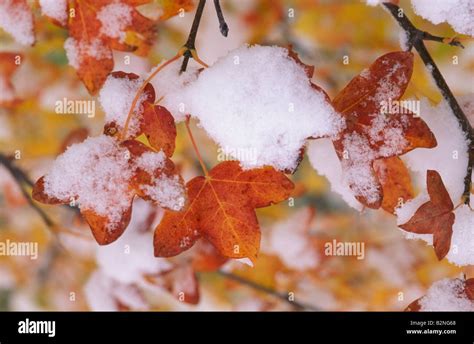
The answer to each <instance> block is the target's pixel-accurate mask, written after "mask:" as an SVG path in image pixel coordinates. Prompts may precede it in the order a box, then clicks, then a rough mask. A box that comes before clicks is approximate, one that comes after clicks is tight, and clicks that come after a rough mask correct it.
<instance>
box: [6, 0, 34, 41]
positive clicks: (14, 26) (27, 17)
mask: <svg viewBox="0 0 474 344" xmlns="http://www.w3.org/2000/svg"><path fill="white" fill-rule="evenodd" d="M0 28H2V29H3V30H5V31H6V32H8V33H9V34H10V35H12V36H13V38H15V40H16V41H17V42H19V43H21V44H24V45H33V43H34V42H35V34H34V25H33V14H32V13H31V9H30V8H29V7H28V5H27V4H26V3H23V2H18V1H15V0H3V1H1V2H0Z"/></svg>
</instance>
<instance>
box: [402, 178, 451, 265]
mask: <svg viewBox="0 0 474 344" xmlns="http://www.w3.org/2000/svg"><path fill="white" fill-rule="evenodd" d="M426 184H427V188H428V195H429V196H430V200H429V201H428V202H426V203H424V204H422V205H421V206H420V207H419V208H418V210H417V211H416V212H415V214H414V215H413V217H412V218H411V219H410V220H409V221H408V222H407V223H405V224H402V225H400V226H399V227H400V228H402V229H404V230H406V231H409V232H413V233H417V234H433V246H434V249H435V253H436V256H437V257H438V259H439V260H441V259H443V258H444V256H446V254H447V253H448V251H449V249H450V246H451V236H452V234H453V223H454V219H455V215H454V213H453V209H454V206H453V202H452V201H451V198H450V197H449V194H448V192H447V191H446V188H445V186H444V184H443V181H442V179H441V176H440V175H439V173H438V172H436V171H432V170H429V171H428V172H427V175H426Z"/></svg>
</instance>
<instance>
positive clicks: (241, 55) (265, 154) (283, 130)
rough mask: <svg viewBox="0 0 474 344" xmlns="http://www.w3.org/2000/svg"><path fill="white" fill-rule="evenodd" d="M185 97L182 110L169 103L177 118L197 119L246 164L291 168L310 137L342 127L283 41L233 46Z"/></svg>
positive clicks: (185, 91)
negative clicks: (189, 117) (281, 43)
mask: <svg viewBox="0 0 474 344" xmlns="http://www.w3.org/2000/svg"><path fill="white" fill-rule="evenodd" d="M181 99H182V104H184V111H183V109H174V108H170V109H169V110H170V111H171V112H172V113H173V115H175V118H177V119H178V120H179V119H182V118H183V115H186V114H191V116H194V117H196V118H197V119H199V122H200V125H202V127H203V128H204V129H205V130H206V132H207V133H208V134H209V135H210V137H211V138H212V139H213V140H214V141H215V142H217V143H218V144H219V146H220V147H221V149H222V153H223V154H225V155H230V156H233V157H234V158H235V159H237V160H239V161H240V163H241V165H242V167H243V168H245V169H250V168H255V167H262V166H265V165H269V166H273V167H275V168H276V169H278V170H280V171H293V170H294V169H295V168H296V167H297V165H298V162H299V160H300V159H301V153H302V147H303V146H304V145H305V142H306V140H307V139H308V138H316V137H323V136H328V137H329V136H334V135H336V134H337V133H338V132H339V131H340V130H341V128H342V127H343V121H342V119H341V118H340V116H339V115H338V114H337V113H336V112H335V111H334V109H333V108H332V106H331V104H330V103H329V102H328V101H327V97H326V95H325V93H324V92H321V91H320V89H318V88H315V87H313V86H312V83H311V81H310V79H309V78H308V68H306V67H305V65H303V64H302V63H301V62H298V61H297V60H295V57H294V53H291V54H290V53H289V51H288V50H287V49H284V48H280V47H270V46H243V47H240V48H238V49H236V50H233V51H231V52H230V53H229V54H228V55H227V56H225V57H223V58H221V59H220V60H218V61H217V62H216V63H215V64H214V65H213V66H211V67H210V68H207V69H205V70H203V71H202V72H201V73H200V74H199V76H198V79H197V80H196V81H195V82H192V83H190V84H189V85H187V86H186V87H185V88H184V89H183V90H182V95H181ZM180 110H181V111H180Z"/></svg>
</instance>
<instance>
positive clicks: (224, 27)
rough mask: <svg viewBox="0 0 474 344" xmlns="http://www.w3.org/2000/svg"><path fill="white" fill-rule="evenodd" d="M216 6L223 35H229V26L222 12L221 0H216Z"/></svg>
mask: <svg viewBox="0 0 474 344" xmlns="http://www.w3.org/2000/svg"><path fill="white" fill-rule="evenodd" d="M214 7H215V8H216V13H217V19H219V30H220V31H221V34H222V36H224V37H227V35H228V34H229V26H228V25H227V23H226V22H225V19H224V14H223V13H222V8H221V3H220V1H219V0H214Z"/></svg>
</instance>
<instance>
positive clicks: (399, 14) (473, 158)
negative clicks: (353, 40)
mask: <svg viewBox="0 0 474 344" xmlns="http://www.w3.org/2000/svg"><path fill="white" fill-rule="evenodd" d="M384 6H385V8H387V9H388V10H389V12H390V13H391V14H392V16H393V18H395V20H396V21H397V22H398V24H399V25H400V26H401V27H402V29H403V30H405V33H406V34H407V36H408V47H409V49H410V50H411V48H412V47H414V48H415V49H416V51H417V52H418V54H419V55H420V57H421V59H422V60H423V63H424V64H425V66H426V67H427V69H428V71H429V72H430V73H431V75H432V77H433V79H434V80H435V82H436V86H438V89H439V90H440V92H441V95H442V96H443V98H444V99H445V100H446V101H447V103H448V105H449V107H450V108H451V110H452V112H453V114H454V116H455V117H456V119H457V120H458V122H459V125H460V126H461V129H462V131H463V132H464V134H465V135H466V138H467V139H468V140H469V152H468V153H469V162H468V166H467V170H466V175H465V178H464V192H463V196H462V202H463V203H464V204H469V202H470V196H471V180H472V167H473V165H474V132H473V129H472V126H471V124H470V123H469V120H468V118H467V117H466V114H465V113H464V111H463V110H462V109H461V106H459V103H458V102H457V100H456V98H455V97H454V95H453V93H452V92H451V89H450V88H449V86H448V84H447V83H446V80H444V77H443V75H442V74H441V72H440V70H439V68H438V66H437V65H436V63H435V62H434V60H433V58H432V57H431V55H430V53H429V52H428V50H427V49H426V46H425V44H424V42H423V40H434V41H438V42H440V41H441V42H444V41H445V39H444V38H442V37H437V36H433V35H431V34H428V33H426V32H424V31H421V30H419V29H417V28H416V27H415V26H414V25H413V24H412V23H411V21H410V20H409V19H408V18H407V17H406V16H405V13H404V12H403V10H402V9H400V7H398V6H397V5H394V4H392V3H389V2H385V3H384ZM453 42H457V41H453V40H452V42H451V43H450V44H451V45H457V46H462V45H461V44H460V43H453Z"/></svg>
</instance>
